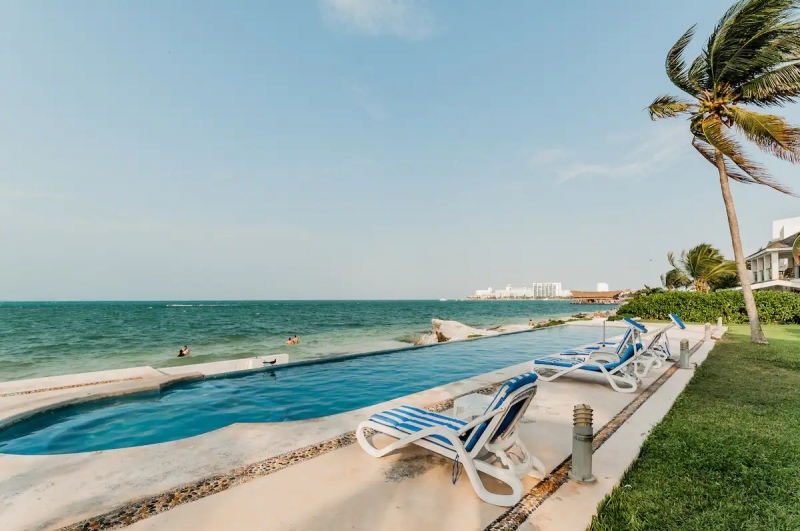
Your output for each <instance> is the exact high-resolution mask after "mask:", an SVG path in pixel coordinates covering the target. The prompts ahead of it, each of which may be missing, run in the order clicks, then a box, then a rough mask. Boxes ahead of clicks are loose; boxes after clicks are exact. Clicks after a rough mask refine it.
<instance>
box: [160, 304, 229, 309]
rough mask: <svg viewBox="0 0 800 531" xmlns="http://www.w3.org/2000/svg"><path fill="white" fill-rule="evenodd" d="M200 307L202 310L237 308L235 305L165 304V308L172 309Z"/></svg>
mask: <svg viewBox="0 0 800 531" xmlns="http://www.w3.org/2000/svg"><path fill="white" fill-rule="evenodd" d="M194 306H197V307H202V308H227V307H229V306H237V305H236V304H167V307H168V308H170V307H173V308H187V307H194Z"/></svg>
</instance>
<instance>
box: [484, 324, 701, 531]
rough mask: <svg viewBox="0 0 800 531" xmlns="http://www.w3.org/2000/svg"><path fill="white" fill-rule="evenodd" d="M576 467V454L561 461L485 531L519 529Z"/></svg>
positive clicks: (600, 435)
mask: <svg viewBox="0 0 800 531" xmlns="http://www.w3.org/2000/svg"><path fill="white" fill-rule="evenodd" d="M702 344H703V341H702V340H701V341H699V342H698V343H697V344H695V346H694V347H692V349H691V350H690V352H691V353H692V354H694V353H695V351H697V349H698V348H700V345H702ZM676 370H678V364H677V363H675V364H673V365H672V366H671V367H670V368H669V369H667V370H666V371H665V372H664V374H662V375H661V376H659V377H658V379H657V380H656V381H654V382H653V383H652V384H650V387H648V388H647V389H645V390H644V391H642V393H641V394H640V395H639V396H638V397H636V398H635V399H634V400H633V401H632V402H631V403H630V404H628V405H627V406H625V407H624V408H623V409H622V411H620V412H619V413H617V415H616V416H615V417H614V418H613V419H611V420H610V421H609V422H608V424H606V425H605V426H603V427H602V428H601V429H600V431H598V432H597V433H596V434H595V436H594V441H593V442H592V450H593V451H597V449H598V448H600V447H601V446H602V445H603V443H604V442H606V441H607V440H608V439H609V437H611V436H612V435H613V434H614V432H616V431H617V430H618V429H619V427H620V426H621V425H622V424H623V423H624V422H625V421H626V420H628V419H629V418H630V417H631V415H633V414H634V413H635V412H636V410H638V409H639V408H640V407H641V406H642V404H644V403H645V401H646V400H647V399H648V398H650V396H652V395H653V393H655V392H656V391H658V389H659V388H660V387H661V386H662V385H663V384H664V382H666V381H667V380H668V379H669V377H670V376H672V375H673V373H675V371H676ZM571 466H572V456H571V455H570V456H569V457H567V458H566V459H565V460H564V461H562V462H561V464H559V465H558V466H557V467H556V468H555V470H553V472H552V474H550V475H548V476H547V477H546V478H544V479H543V480H542V481H540V482H539V483H538V484H537V485H536V486H535V487H533V488H532V489H531V490H530V491H528V493H527V494H526V495H525V496H523V497H522V500H520V501H519V503H517V504H516V505H515V506H514V507H512V508H511V509H509V510H508V511H506V512H505V513H504V514H503V515H501V516H500V517H498V518H497V519H496V520H495V521H494V522H492V523H491V524H489V525H488V526H487V527H486V528H485V529H484V531H516V530H517V529H519V526H520V525H522V523H523V522H525V520H527V519H528V518H529V517H530V515H531V514H533V511H535V510H536V509H537V508H538V507H539V506H540V505H541V504H542V503H544V501H545V500H546V499H547V498H549V497H550V496H552V495H553V494H554V493H555V492H556V491H557V490H558V489H559V488H560V487H561V486H562V485H563V484H564V483H566V482H567V480H569V476H568V473H569V469H570V467H571Z"/></svg>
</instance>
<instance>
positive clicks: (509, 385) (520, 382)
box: [464, 372, 539, 451]
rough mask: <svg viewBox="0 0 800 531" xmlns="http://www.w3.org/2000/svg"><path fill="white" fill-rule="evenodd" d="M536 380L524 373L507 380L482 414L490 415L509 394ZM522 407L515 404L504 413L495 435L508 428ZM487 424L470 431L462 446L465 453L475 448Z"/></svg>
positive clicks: (533, 375)
mask: <svg viewBox="0 0 800 531" xmlns="http://www.w3.org/2000/svg"><path fill="white" fill-rule="evenodd" d="M537 378H539V376H537V375H536V373H533V372H526V373H525V374H520V375H519V376H515V377H514V378H511V379H510V380H508V381H507V382H506V383H504V384H503V386H502V387H501V388H500V389H499V390H498V391H497V394H496V395H494V399H493V400H492V402H491V403H490V404H489V405H488V406H487V407H486V411H484V414H486V413H491V412H492V411H494V410H495V409H497V408H499V407H500V406H502V405H503V403H504V402H505V401H506V399H507V398H508V396H509V395H510V394H511V393H513V392H514V391H516V390H517V389H519V388H520V387H522V386H525V385H528V384H532V383H535V382H536V380H537ZM522 405H523V404H522V403H519V404H516V405H515V406H514V407H513V408H511V409H510V410H508V411H507V412H506V413H505V418H504V419H503V422H501V423H500V426H499V427H498V428H497V431H496V432H495V433H496V435H502V434H503V431H504V430H505V429H506V428H507V427H508V426H509V424H510V423H511V421H512V420H513V419H514V415H516V414H517V412H518V411H519V408H520V407H522ZM489 422H490V421H486V422H484V423H483V424H480V425H479V426H476V427H475V429H473V430H472V435H470V438H469V439H468V440H467V444H465V445H464V447H465V448H466V449H467V451H470V450H472V449H473V448H474V447H475V445H476V444H477V442H478V439H480V438H481V435H483V432H484V431H486V426H488V425H489Z"/></svg>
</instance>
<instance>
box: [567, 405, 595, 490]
mask: <svg viewBox="0 0 800 531" xmlns="http://www.w3.org/2000/svg"><path fill="white" fill-rule="evenodd" d="M593 438H594V429H593V428H592V407H591V406H589V405H588V404H578V405H577V406H575V407H574V408H573V410H572V468H571V469H570V471H569V478H570V479H572V480H573V481H577V482H578V483H594V482H595V481H597V478H596V477H594V476H593V475H592V439H593Z"/></svg>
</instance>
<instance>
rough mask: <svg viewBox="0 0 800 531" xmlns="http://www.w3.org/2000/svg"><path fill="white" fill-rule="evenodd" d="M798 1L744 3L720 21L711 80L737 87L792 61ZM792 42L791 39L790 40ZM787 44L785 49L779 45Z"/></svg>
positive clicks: (715, 33) (711, 53)
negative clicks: (780, 43)
mask: <svg viewBox="0 0 800 531" xmlns="http://www.w3.org/2000/svg"><path fill="white" fill-rule="evenodd" d="M796 8H797V0H740V1H738V2H736V3H735V4H734V5H733V6H732V7H731V8H730V9H729V10H728V12H727V13H725V15H724V16H723V17H722V19H720V21H719V22H718V24H717V27H716V28H715V29H714V31H713V32H712V34H711V37H710V38H709V41H708V44H707V49H708V54H709V67H710V74H711V79H712V81H713V82H714V83H716V84H719V85H727V86H734V87H735V86H737V85H739V84H741V83H742V82H744V81H746V80H747V79H748V78H749V77H752V76H753V75H754V74H758V73H762V72H766V71H769V70H770V69H773V68H775V67H777V66H778V65H779V64H780V63H782V62H786V61H787V60H790V59H788V58H787V55H786V52H787V51H788V52H789V55H791V50H793V49H795V47H794V45H793V44H791V43H792V42H793V41H794V40H795V35H796V28H793V26H794V24H795V22H796V21H795V20H794V19H793V17H794V15H795V9H796ZM787 39H788V40H787ZM777 42H783V43H784V46H782V47H781V46H775V44H776V43H777Z"/></svg>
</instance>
